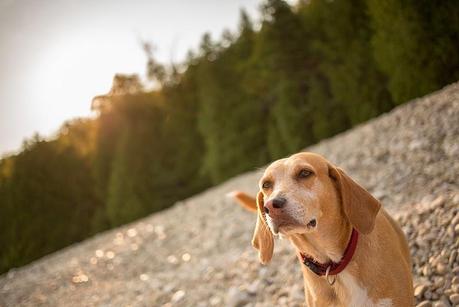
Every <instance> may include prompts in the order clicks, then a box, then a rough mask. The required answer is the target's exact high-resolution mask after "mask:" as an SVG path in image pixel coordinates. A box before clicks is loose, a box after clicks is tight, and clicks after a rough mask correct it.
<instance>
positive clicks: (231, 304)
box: [226, 287, 249, 307]
mask: <svg viewBox="0 0 459 307" xmlns="http://www.w3.org/2000/svg"><path fill="white" fill-rule="evenodd" d="M248 302H249V295H248V294H247V292H243V291H241V290H239V289H238V288H236V287H231V288H229V290H228V295H227V300H226V306H227V307H241V306H244V305H245V304H247V303H248Z"/></svg>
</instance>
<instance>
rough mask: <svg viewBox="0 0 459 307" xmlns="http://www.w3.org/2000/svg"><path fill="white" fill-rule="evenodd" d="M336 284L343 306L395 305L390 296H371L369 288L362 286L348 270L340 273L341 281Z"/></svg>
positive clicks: (372, 306)
mask: <svg viewBox="0 0 459 307" xmlns="http://www.w3.org/2000/svg"><path fill="white" fill-rule="evenodd" d="M335 286H336V289H335V290H336V292H337V293H336V294H337V297H339V298H340V300H341V301H343V303H344V304H343V306H355V307H391V306H392V305H393V304H392V300H391V299H389V298H378V299H374V298H371V297H370V296H369V294H368V289H366V288H365V287H362V286H361V285H360V284H359V283H358V282H357V280H356V279H355V277H353V276H352V275H351V274H349V273H347V272H343V273H341V274H340V282H339V283H337V284H336V285H335Z"/></svg>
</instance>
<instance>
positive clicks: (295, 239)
mask: <svg viewBox="0 0 459 307" xmlns="http://www.w3.org/2000/svg"><path fill="white" fill-rule="evenodd" d="M351 233H352V226H351V224H350V223H349V222H348V221H347V219H341V220H340V221H339V222H337V223H333V225H331V224H330V225H318V228H317V229H316V231H314V232H311V233H306V234H293V235H290V236H289V237H288V238H289V239H290V241H291V242H292V243H293V245H294V246H295V248H296V249H297V251H298V252H301V253H303V254H306V255H309V256H310V257H312V258H314V259H315V260H317V261H318V262H320V263H327V262H329V261H333V262H339V261H340V260H341V257H342V256H343V254H344V251H345V250H346V247H347V245H348V243H349V239H350V237H351Z"/></svg>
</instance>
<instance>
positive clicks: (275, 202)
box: [264, 197, 287, 214]
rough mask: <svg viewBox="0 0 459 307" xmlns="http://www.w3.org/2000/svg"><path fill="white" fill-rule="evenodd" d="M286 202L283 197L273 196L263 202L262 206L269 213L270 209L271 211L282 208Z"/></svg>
mask: <svg viewBox="0 0 459 307" xmlns="http://www.w3.org/2000/svg"><path fill="white" fill-rule="evenodd" d="M286 203H287V199H285V198H284V197H276V198H273V199H272V200H270V201H268V202H267V203H266V204H265V206H264V210H265V213H266V214H269V212H270V211H273V210H276V209H282V208H283V207H284V206H285V204H286Z"/></svg>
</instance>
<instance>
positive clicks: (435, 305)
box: [433, 301, 451, 307]
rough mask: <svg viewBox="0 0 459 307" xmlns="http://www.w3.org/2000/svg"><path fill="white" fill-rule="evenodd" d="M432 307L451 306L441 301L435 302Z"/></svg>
mask: <svg viewBox="0 0 459 307" xmlns="http://www.w3.org/2000/svg"><path fill="white" fill-rule="evenodd" d="M433 307H451V305H449V306H448V304H446V303H445V302H443V301H436V302H434V303H433Z"/></svg>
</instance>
